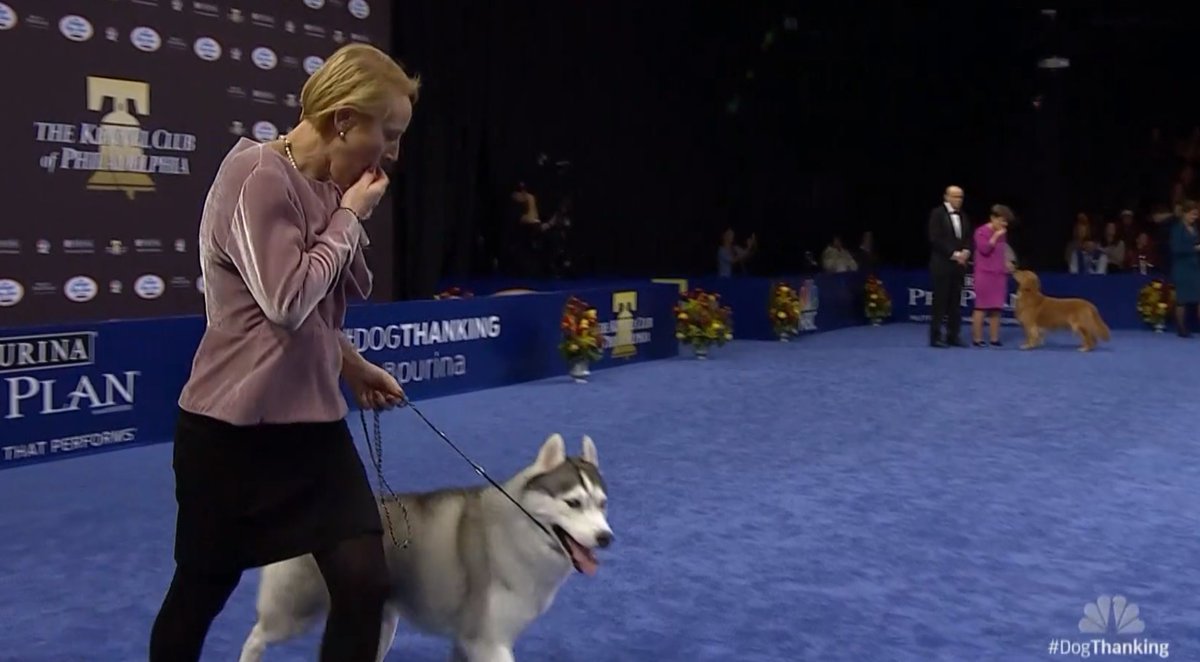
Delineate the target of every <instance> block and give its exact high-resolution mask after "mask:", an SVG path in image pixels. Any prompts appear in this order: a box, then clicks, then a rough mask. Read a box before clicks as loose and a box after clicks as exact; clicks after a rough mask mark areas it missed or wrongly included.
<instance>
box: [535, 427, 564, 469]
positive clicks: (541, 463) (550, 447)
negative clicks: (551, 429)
mask: <svg viewBox="0 0 1200 662" xmlns="http://www.w3.org/2000/svg"><path fill="white" fill-rule="evenodd" d="M566 461H567V444H566V442H564V441H563V438H562V435H561V434H558V433H557V432H555V433H554V434H552V435H550V436H549V437H547V438H546V442H545V443H543V444H542V449H541V450H539V451H538V456H537V461H536V462H534V463H533V465H534V466H535V467H537V470H538V471H539V472H542V473H545V472H547V471H550V470H552V469H554V468H555V467H557V466H558V465H560V464H562V463H563V462H566Z"/></svg>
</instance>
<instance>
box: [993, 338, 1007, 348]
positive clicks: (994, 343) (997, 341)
mask: <svg viewBox="0 0 1200 662" xmlns="http://www.w3.org/2000/svg"><path fill="white" fill-rule="evenodd" d="M1003 346H1004V343H1002V342H1000V341H999V340H993V341H992V347H1003Z"/></svg>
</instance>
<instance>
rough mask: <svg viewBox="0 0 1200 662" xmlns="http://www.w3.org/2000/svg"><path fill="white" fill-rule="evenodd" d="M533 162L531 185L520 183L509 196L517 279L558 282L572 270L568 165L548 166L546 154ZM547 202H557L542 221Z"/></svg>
mask: <svg viewBox="0 0 1200 662" xmlns="http://www.w3.org/2000/svg"><path fill="white" fill-rule="evenodd" d="M536 162H537V169H536V170H535V171H534V172H533V173H531V174H533V175H534V179H533V182H534V183H533V185H532V186H530V185H527V184H526V183H525V182H520V183H519V184H518V185H517V188H516V190H515V191H513V193H512V194H511V198H512V201H513V203H514V205H515V207H514V212H513V216H515V217H516V218H515V222H514V225H515V226H516V233H515V234H516V236H515V241H514V244H513V257H514V262H515V266H516V272H517V273H516V275H519V276H523V277H525V278H545V277H554V278H561V277H563V276H565V275H567V274H568V272H569V270H570V269H571V267H572V263H571V262H572V261H571V258H570V254H569V251H568V232H569V230H570V227H571V213H572V209H573V202H572V197H571V195H570V193H569V192H567V190H566V186H565V180H566V174H567V172H568V170H569V169H570V166H571V163H570V161H565V160H560V161H557V162H555V163H554V164H552V165H551V164H550V158H549V157H548V156H547V155H546V154H545V152H543V153H541V154H539V155H538V157H537V161H536ZM552 168H553V169H552ZM547 199H549V200H550V201H551V202H552V203H553V202H554V201H555V199H557V204H556V205H555V206H554V208H555V209H556V211H555V212H554V214H553V215H552V216H551V217H550V218H549V219H543V218H542V215H541V211H540V210H541V208H542V207H541V206H540V205H542V204H544V201H545V200H547Z"/></svg>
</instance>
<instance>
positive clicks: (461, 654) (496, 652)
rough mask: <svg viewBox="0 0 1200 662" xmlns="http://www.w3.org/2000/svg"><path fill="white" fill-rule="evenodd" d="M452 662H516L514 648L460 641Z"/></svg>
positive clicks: (451, 659)
mask: <svg viewBox="0 0 1200 662" xmlns="http://www.w3.org/2000/svg"><path fill="white" fill-rule="evenodd" d="M450 661H451V662H516V658H515V657H513V651H512V646H511V645H509V644H497V643H492V642H488V641H459V642H456V643H455V644H454V654H453V655H451V656H450Z"/></svg>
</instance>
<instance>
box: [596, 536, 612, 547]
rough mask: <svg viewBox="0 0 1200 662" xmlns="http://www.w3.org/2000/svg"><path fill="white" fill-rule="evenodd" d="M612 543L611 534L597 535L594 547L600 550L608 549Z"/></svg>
mask: <svg viewBox="0 0 1200 662" xmlns="http://www.w3.org/2000/svg"><path fill="white" fill-rule="evenodd" d="M612 541H613V534H611V533H597V534H596V546H597V547H599V548H600V549H604V548H605V547H608V546H609V545H611V544H612Z"/></svg>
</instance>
